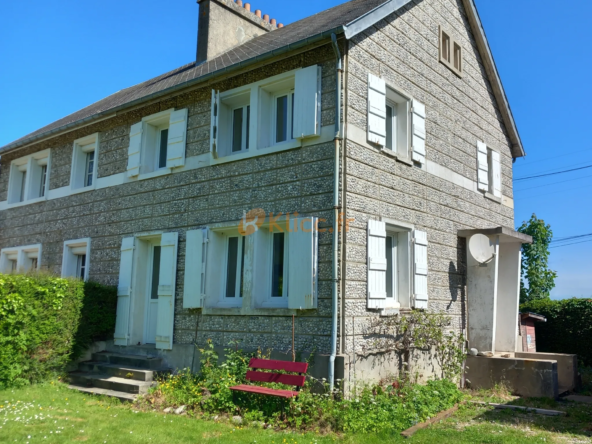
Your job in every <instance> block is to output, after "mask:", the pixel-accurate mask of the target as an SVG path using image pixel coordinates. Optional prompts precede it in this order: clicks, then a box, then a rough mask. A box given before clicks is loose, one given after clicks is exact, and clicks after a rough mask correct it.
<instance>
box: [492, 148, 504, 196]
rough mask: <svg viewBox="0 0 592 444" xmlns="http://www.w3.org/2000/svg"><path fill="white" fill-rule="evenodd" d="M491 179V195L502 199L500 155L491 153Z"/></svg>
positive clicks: (495, 152) (494, 152)
mask: <svg viewBox="0 0 592 444" xmlns="http://www.w3.org/2000/svg"><path fill="white" fill-rule="evenodd" d="M491 178H492V179H493V195H494V196H495V197H502V164H501V158H500V153H498V152H497V151H492V152H491Z"/></svg>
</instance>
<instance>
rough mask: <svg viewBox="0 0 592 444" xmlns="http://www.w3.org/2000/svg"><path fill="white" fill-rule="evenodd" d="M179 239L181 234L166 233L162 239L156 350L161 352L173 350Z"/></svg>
mask: <svg viewBox="0 0 592 444" xmlns="http://www.w3.org/2000/svg"><path fill="white" fill-rule="evenodd" d="M178 239H179V233H164V234H163V235H162V237H161V239H160V274H159V277H158V315H157V317H156V348H157V349H161V350H172V349H173V328H174V323H175V285H176V278H177V243H178Z"/></svg>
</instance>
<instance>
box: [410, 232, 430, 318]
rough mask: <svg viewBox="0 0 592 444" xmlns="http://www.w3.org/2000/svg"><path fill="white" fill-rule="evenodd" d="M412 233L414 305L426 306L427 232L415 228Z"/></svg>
mask: <svg viewBox="0 0 592 444" xmlns="http://www.w3.org/2000/svg"><path fill="white" fill-rule="evenodd" d="M413 234H414V251H413V257H414V271H413V274H414V282H413V293H414V307H415V308H420V309H427V308H428V234H427V233H426V232H425V231H419V230H415V232H414V233H413Z"/></svg>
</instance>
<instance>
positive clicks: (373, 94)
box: [367, 73, 426, 163]
mask: <svg viewBox="0 0 592 444" xmlns="http://www.w3.org/2000/svg"><path fill="white" fill-rule="evenodd" d="M367 118H368V120H367V122H368V128H367V129H368V134H367V138H368V142H370V143H372V144H375V145H378V146H380V147H383V148H385V149H386V150H388V152H390V153H392V154H394V155H396V156H397V158H398V159H402V160H407V161H411V160H413V161H414V162H418V163H425V155H426V151H425V139H426V129H425V119H426V115H425V106H424V105H423V104H422V103H420V102H419V101H418V100H416V99H411V98H410V97H409V96H408V95H407V94H404V93H402V92H400V91H398V90H397V89H395V88H394V87H391V86H387V84H386V81H385V80H384V79H381V78H380V77H377V76H375V75H374V74H372V73H368V115H367Z"/></svg>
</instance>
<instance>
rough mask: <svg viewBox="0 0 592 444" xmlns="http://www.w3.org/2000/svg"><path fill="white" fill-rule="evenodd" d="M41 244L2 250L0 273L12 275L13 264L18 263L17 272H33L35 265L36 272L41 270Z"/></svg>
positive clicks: (0, 252) (0, 253) (0, 254)
mask: <svg viewBox="0 0 592 444" xmlns="http://www.w3.org/2000/svg"><path fill="white" fill-rule="evenodd" d="M41 253H42V246H41V244H35V245H26V246H21V247H12V248H3V249H2V250H0V273H11V272H13V271H14V270H13V269H12V266H13V262H12V261H14V260H16V262H17V270H16V271H17V272H18V273H21V272H24V273H27V272H29V271H31V270H32V268H33V265H34V264H36V268H35V270H34V271H39V270H40V269H41Z"/></svg>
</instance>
